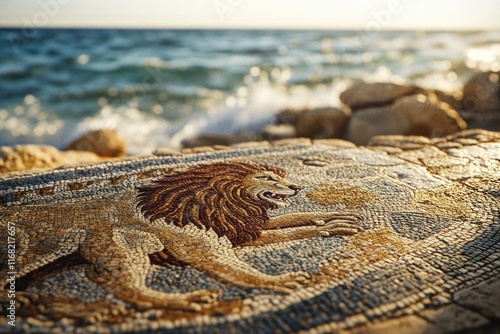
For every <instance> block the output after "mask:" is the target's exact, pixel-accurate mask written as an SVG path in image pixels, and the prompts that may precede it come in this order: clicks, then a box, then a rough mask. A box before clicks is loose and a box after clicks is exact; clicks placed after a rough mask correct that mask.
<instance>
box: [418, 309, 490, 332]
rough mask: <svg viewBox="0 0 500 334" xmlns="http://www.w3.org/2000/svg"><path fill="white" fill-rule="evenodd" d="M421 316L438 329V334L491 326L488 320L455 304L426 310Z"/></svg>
mask: <svg viewBox="0 0 500 334" xmlns="http://www.w3.org/2000/svg"><path fill="white" fill-rule="evenodd" d="M420 315H421V316H422V317H423V318H424V319H426V320H428V321H429V322H431V323H433V324H435V325H436V326H437V327H438V328H437V329H438V330H436V331H435V332H436V333H456V332H458V331H461V330H462V331H463V330H466V329H473V328H478V327H482V326H485V325H487V324H489V321H488V319H487V318H485V317H483V316H481V315H480V314H478V313H476V312H473V311H471V310H468V309H465V308H463V307H460V306H458V305H454V304H451V305H448V306H445V307H441V308H439V309H437V310H433V309H428V310H424V311H422V312H421V313H420Z"/></svg>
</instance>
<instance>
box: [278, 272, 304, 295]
mask: <svg viewBox="0 0 500 334" xmlns="http://www.w3.org/2000/svg"><path fill="white" fill-rule="evenodd" d="M276 278H277V280H278V282H276V284H274V285H273V287H272V290H274V291H278V292H284V293H292V292H294V291H295V290H297V289H300V288H303V287H304V285H305V283H306V282H307V281H308V280H309V279H310V278H311V276H310V275H309V273H306V272H304V271H296V272H292V273H288V274H283V275H280V276H276Z"/></svg>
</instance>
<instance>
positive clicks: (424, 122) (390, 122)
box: [346, 95, 467, 145]
mask: <svg viewBox="0 0 500 334" xmlns="http://www.w3.org/2000/svg"><path fill="white" fill-rule="evenodd" d="M466 128H467V124H466V123H465V121H464V120H463V119H462V117H461V116H460V115H459V114H458V112H457V111H456V110H455V109H453V108H451V107H450V105H448V104H447V103H443V102H441V101H439V100H438V99H437V98H436V97H432V96H429V97H427V96H425V95H414V96H408V97H404V98H401V99H398V100H397V101H396V102H395V103H394V104H393V105H391V106H389V107H381V108H370V109H364V110H360V111H358V112H356V113H355V114H354V115H353V116H352V118H351V121H350V122H349V125H348V127H347V134H346V139H347V140H350V141H352V142H354V143H355V144H357V145H366V144H368V142H369V140H370V138H371V137H373V136H377V135H411V136H425V137H429V138H433V137H441V136H445V135H448V134H452V133H455V132H457V131H460V130H464V129H466Z"/></svg>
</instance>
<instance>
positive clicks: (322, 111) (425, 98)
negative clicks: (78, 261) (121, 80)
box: [0, 71, 500, 173]
mask: <svg viewBox="0 0 500 334" xmlns="http://www.w3.org/2000/svg"><path fill="white" fill-rule="evenodd" d="M340 100H341V102H342V103H343V104H342V106H341V107H338V108H335V107H331V106H325V107H322V108H308V107H304V108H300V109H285V110H281V111H279V112H278V113H276V117H275V122H274V124H269V125H267V126H265V127H264V128H263V129H261V131H257V132H256V131H248V130H243V131H240V132H237V133H232V134H220V133H203V134H201V135H199V136H197V137H193V138H190V139H187V140H185V141H183V143H182V149H181V150H180V151H177V150H174V149H170V148H158V149H157V150H156V152H155V153H154V154H157V155H172V154H180V153H198V152H206V151H213V150H221V149H226V148H228V147H246V146H259V145H261V146H269V145H271V143H272V144H273V145H274V144H275V145H284V144H286V143H288V142H290V141H291V142H294V143H297V142H300V141H305V142H309V141H310V140H322V139H328V140H337V142H338V143H342V144H343V145H353V144H352V143H354V144H355V145H370V144H371V143H372V142H373V138H374V137H376V136H383V135H405V136H421V137H425V138H440V137H446V136H447V135H451V134H453V133H457V132H460V131H462V130H465V129H486V130H490V131H500V72H492V71H489V72H483V73H478V74H476V75H475V76H473V77H472V78H471V79H470V80H469V81H468V82H467V83H466V84H465V85H464V86H463V88H462V90H460V91H457V92H455V93H452V94H449V93H445V92H442V91H438V90H430V89H425V88H422V87H417V86H410V85H399V84H394V83H384V82H379V83H363V84H358V85H355V86H352V87H350V88H348V89H347V90H345V91H344V92H343V93H341V94H340ZM145 153H147V152H145ZM126 155H127V148H126V139H125V138H124V136H123V135H122V134H120V133H119V131H116V130H110V129H101V130H95V131H92V132H89V133H87V134H85V135H83V136H82V137H80V138H78V139H76V140H75V141H73V142H72V143H71V144H69V145H68V146H67V148H66V149H65V150H64V151H60V150H58V149H56V148H54V147H52V146H45V145H17V146H3V147H0V173H7V172H17V171H23V170H32V169H47V168H58V167H61V166H64V165H70V164H81V163H94V162H100V161H103V160H108V159H112V158H120V157H124V156H126Z"/></svg>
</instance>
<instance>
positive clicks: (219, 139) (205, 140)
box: [181, 132, 231, 148]
mask: <svg viewBox="0 0 500 334" xmlns="http://www.w3.org/2000/svg"><path fill="white" fill-rule="evenodd" d="M181 145H182V147H183V148H192V147H198V146H213V145H224V146H229V145H231V135H229V134H218V133H212V132H207V133H202V134H201V135H199V136H197V137H192V138H187V139H184V140H183V141H182V143H181Z"/></svg>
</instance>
